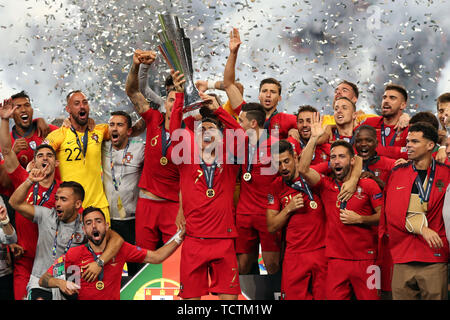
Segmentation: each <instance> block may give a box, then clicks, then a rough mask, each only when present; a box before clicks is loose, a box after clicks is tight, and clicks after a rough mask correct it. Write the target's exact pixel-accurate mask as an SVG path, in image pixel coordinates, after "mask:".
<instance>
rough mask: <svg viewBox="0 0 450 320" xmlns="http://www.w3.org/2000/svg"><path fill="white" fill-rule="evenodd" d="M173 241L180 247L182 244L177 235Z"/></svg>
mask: <svg viewBox="0 0 450 320" xmlns="http://www.w3.org/2000/svg"><path fill="white" fill-rule="evenodd" d="M173 240H174V241H175V242H176V243H177V244H178V245H180V244H181V243H182V242H183V239H181V237H180V235H177V236H176V237H175V238H173Z"/></svg>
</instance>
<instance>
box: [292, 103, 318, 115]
mask: <svg viewBox="0 0 450 320" xmlns="http://www.w3.org/2000/svg"><path fill="white" fill-rule="evenodd" d="M302 112H318V111H317V109H316V108H314V107H313V106H310V105H309V104H307V105H304V106H300V107H298V111H297V118H298V115H299V114H300V113H302Z"/></svg>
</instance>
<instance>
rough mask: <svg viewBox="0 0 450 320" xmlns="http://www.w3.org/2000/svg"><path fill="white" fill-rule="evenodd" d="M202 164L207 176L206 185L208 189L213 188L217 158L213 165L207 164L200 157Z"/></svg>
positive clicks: (204, 173)
mask: <svg viewBox="0 0 450 320" xmlns="http://www.w3.org/2000/svg"><path fill="white" fill-rule="evenodd" d="M200 166H201V167H202V170H203V175H204V176H205V180H206V186H207V187H208V189H212V188H213V184H214V172H215V171H216V167H217V163H216V160H214V163H213V164H212V165H210V166H207V165H206V163H205V162H204V161H203V159H200Z"/></svg>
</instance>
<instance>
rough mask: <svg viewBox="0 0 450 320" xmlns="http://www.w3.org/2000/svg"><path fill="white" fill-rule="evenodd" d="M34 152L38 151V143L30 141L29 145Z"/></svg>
mask: <svg viewBox="0 0 450 320" xmlns="http://www.w3.org/2000/svg"><path fill="white" fill-rule="evenodd" d="M28 145H29V146H30V148H31V149H32V150H36V141H30V143H29V144H28Z"/></svg>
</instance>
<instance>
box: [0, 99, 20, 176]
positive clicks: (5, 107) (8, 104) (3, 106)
mask: <svg viewBox="0 0 450 320" xmlns="http://www.w3.org/2000/svg"><path fill="white" fill-rule="evenodd" d="M15 109H16V108H15V107H13V105H12V99H11V98H10V99H7V100H4V101H3V103H0V117H1V124H0V149H1V150H2V154H3V157H4V158H5V164H4V167H5V170H6V172H7V173H12V172H14V170H16V169H17V167H18V166H19V160H18V159H17V155H16V153H15V152H14V151H13V150H12V142H11V135H10V134H9V119H10V118H11V117H12V114H13V112H14V110H15Z"/></svg>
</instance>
